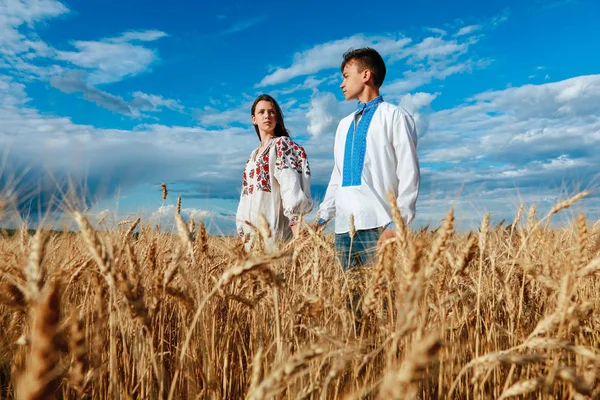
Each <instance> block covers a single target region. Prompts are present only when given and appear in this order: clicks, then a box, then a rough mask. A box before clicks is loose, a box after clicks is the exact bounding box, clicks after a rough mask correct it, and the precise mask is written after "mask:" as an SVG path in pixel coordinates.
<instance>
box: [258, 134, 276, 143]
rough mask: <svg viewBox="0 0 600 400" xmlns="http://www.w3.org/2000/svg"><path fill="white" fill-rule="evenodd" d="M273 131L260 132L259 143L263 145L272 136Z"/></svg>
mask: <svg viewBox="0 0 600 400" xmlns="http://www.w3.org/2000/svg"><path fill="white" fill-rule="evenodd" d="M273 136H274V134H273V132H262V131H261V132H260V144H261V145H264V144H266V143H268V142H269V140H271V139H272V138H273Z"/></svg>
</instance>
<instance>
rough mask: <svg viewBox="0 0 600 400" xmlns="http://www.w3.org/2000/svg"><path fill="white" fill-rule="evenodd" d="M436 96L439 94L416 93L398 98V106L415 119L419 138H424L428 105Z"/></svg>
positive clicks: (427, 126)
mask: <svg viewBox="0 0 600 400" xmlns="http://www.w3.org/2000/svg"><path fill="white" fill-rule="evenodd" d="M438 95H439V93H425V92H417V93H415V94H410V93H409V94H406V95H404V96H402V98H400V102H399V104H398V105H399V106H400V107H402V108H404V109H405V110H406V111H408V112H409V113H410V114H411V115H412V116H413V118H414V119H415V124H416V127H417V134H418V136H419V137H423V136H425V135H426V134H427V131H428V130H429V114H430V111H431V108H430V105H431V102H432V101H433V100H435V99H436V98H437V97H438Z"/></svg>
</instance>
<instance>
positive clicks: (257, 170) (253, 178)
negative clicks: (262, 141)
mask: <svg viewBox="0 0 600 400" xmlns="http://www.w3.org/2000/svg"><path fill="white" fill-rule="evenodd" d="M249 162H250V159H248V161H247V162H246V168H247V167H248V163H249ZM246 168H244V175H243V177H242V195H243V196H245V195H248V194H252V193H254V190H255V189H256V190H261V191H263V192H269V193H270V192H271V176H270V174H269V153H268V152H267V153H266V154H264V155H263V156H261V157H259V158H258V159H257V160H256V166H255V167H254V168H252V169H251V170H250V171H249V172H248V174H246Z"/></svg>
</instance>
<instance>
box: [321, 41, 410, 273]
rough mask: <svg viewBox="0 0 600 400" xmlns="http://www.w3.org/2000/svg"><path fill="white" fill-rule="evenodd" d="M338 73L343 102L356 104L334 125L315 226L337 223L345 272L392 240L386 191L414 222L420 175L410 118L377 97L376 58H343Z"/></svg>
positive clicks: (379, 72)
mask: <svg viewBox="0 0 600 400" xmlns="http://www.w3.org/2000/svg"><path fill="white" fill-rule="evenodd" d="M341 70H342V75H343V81H342V84H341V85H340V87H341V89H342V91H343V92H344V96H345V97H346V100H347V101H350V100H358V101H359V103H358V109H357V111H355V112H353V113H352V114H350V115H348V116H347V117H345V118H344V119H342V120H341V121H340V123H339V125H338V128H337V131H336V134H335V145H334V166H333V172H332V173H331V179H330V181H329V186H328V187H327V192H326V193H325V199H324V200H323V202H322V203H321V206H320V209H319V216H320V218H319V221H318V224H319V225H324V224H325V223H327V221H329V220H331V219H332V218H334V217H335V233H336V235H335V248H336V252H337V254H338V258H339V260H340V262H341V263H342V268H343V269H344V270H346V269H348V268H353V267H356V266H359V265H364V264H366V263H367V262H369V261H370V260H371V259H372V257H373V256H374V254H375V251H376V248H377V246H378V245H380V244H381V243H382V242H383V241H384V240H386V239H388V238H391V237H393V236H394V232H393V230H394V228H395V227H394V226H393V222H392V216H391V211H390V206H389V204H388V202H387V198H388V197H387V193H388V191H389V190H392V192H393V193H394V196H395V197H396V203H397V204H398V208H399V209H400V212H401V214H402V218H403V220H404V222H405V223H406V224H408V223H409V222H411V221H412V220H413V218H414V216H415V204H416V202H417V196H418V194H419V184H420V172H419V161H418V159H417V132H416V128H415V122H414V120H413V118H412V116H410V115H409V114H408V113H407V112H406V111H405V110H404V109H402V108H400V107H397V106H394V105H392V104H390V103H387V102H384V101H383V98H382V97H381V96H380V95H379V88H380V87H381V84H382V83H383V80H384V79H385V73H386V68H385V63H384V62H383V59H382V58H381V56H380V55H379V53H377V51H375V50H374V49H371V48H362V49H356V50H351V51H349V52H347V53H345V54H344V61H343V62H342V65H341ZM352 217H353V218H354V227H353V229H355V231H356V234H355V236H354V237H353V238H351V237H350V231H351V227H350V223H351V219H352Z"/></svg>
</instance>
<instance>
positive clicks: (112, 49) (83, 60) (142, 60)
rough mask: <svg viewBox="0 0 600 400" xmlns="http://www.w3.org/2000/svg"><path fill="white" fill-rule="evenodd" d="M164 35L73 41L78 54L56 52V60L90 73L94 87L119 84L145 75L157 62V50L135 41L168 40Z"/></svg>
mask: <svg viewBox="0 0 600 400" xmlns="http://www.w3.org/2000/svg"><path fill="white" fill-rule="evenodd" d="M165 36H166V34H165V33H164V32H159V31H146V32H126V33H124V34H123V35H121V36H118V37H116V38H107V39H103V40H101V41H81V40H77V41H74V42H72V45H73V47H75V48H76V49H77V51H57V53H56V58H57V59H58V60H61V61H67V62H69V63H71V64H72V65H75V66H77V67H81V68H86V69H88V70H89V71H90V75H89V78H88V83H89V84H91V85H96V84H101V83H110V82H116V81H120V80H121V79H123V78H125V77H130V76H135V75H137V74H139V73H141V72H145V71H147V70H148V68H149V67H150V66H151V65H152V64H153V63H154V62H156V61H157V60H158V54H157V53H156V51H154V50H152V49H149V48H146V47H144V46H142V45H138V44H133V43H131V42H135V41H153V40H156V39H159V38H162V37H165Z"/></svg>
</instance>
